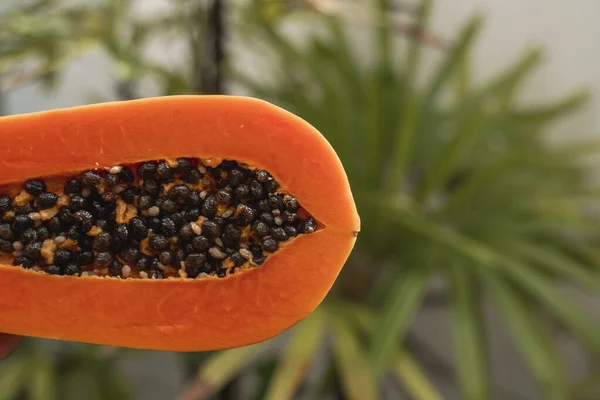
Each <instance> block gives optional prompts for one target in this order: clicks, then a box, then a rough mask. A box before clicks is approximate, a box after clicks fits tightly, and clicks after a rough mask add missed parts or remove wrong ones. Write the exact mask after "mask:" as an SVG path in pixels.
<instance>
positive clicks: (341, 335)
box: [330, 315, 379, 400]
mask: <svg viewBox="0 0 600 400" xmlns="http://www.w3.org/2000/svg"><path fill="white" fill-rule="evenodd" d="M330 319H331V320H332V327H333V351H334V356H335V361H336V364H337V367H338V371H339V373H340V379H341V382H342V389H343V391H344V393H345V394H346V396H347V398H348V399H349V400H375V399H377V398H379V396H378V394H377V386H376V385H375V382H374V381H373V378H372V377H373V376H372V374H371V373H370V371H369V362H368V361H367V358H366V355H365V354H364V353H363V351H362V348H361V345H360V342H359V340H358V338H357V337H356V336H355V335H354V333H353V331H352V329H351V328H350V326H349V325H348V324H347V323H346V321H345V320H343V319H342V318H340V317H339V316H337V315H331V316H330Z"/></svg>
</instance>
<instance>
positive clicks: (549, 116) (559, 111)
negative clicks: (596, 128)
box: [506, 91, 590, 126]
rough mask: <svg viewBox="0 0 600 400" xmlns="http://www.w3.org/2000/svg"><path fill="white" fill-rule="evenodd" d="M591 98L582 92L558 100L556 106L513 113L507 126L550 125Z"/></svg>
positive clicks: (532, 108) (531, 108)
mask: <svg viewBox="0 0 600 400" xmlns="http://www.w3.org/2000/svg"><path fill="white" fill-rule="evenodd" d="M589 98H590V94H589V93H588V92H586V91H580V92H576V93H573V94H571V95H569V96H567V97H565V98H564V99H561V100H558V101H556V102H555V103H554V104H549V105H547V106H541V107H530V108H529V109H522V110H519V111H513V112H512V113H510V114H509V118H508V120H507V123H506V125H507V126H511V125H525V126H540V125H544V124H548V123H550V122H551V121H553V120H555V119H557V118H560V117H563V116H565V115H566V114H569V113H572V112H573V111H575V110H577V109H579V108H580V107H581V106H582V105H583V104H585V103H586V102H587V101H588V99H589Z"/></svg>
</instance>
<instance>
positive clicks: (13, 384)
mask: <svg viewBox="0 0 600 400" xmlns="http://www.w3.org/2000/svg"><path fill="white" fill-rule="evenodd" d="M27 361H28V359H27V358H26V357H24V356H16V355H14V356H12V357H10V358H9V359H8V360H5V361H2V362H1V363H0V400H16V399H17V398H18V397H19V394H20V392H21V390H22V389H24V385H25V384H26V383H27V367H28V363H27Z"/></svg>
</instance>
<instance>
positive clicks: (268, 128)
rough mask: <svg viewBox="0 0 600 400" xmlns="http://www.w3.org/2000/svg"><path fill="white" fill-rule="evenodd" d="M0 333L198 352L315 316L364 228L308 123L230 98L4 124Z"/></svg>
mask: <svg viewBox="0 0 600 400" xmlns="http://www.w3.org/2000/svg"><path fill="white" fill-rule="evenodd" d="M0 160H1V161H0V217H1V218H0V292H1V293H4V295H3V296H0V331H1V332H5V333H10V334H17V335H28V336H37V337H44V338H53V339H63V340H70V341H80V342H87V343H95V344H104V345H114V346H122V347H131V348H141V349H155V350H172V351H205V350H216V349H223V348H230V347H237V346H243V345H248V344H252V343H256V342H259V341H263V340H266V339H269V338H271V337H273V336H275V335H277V334H279V333H281V332H282V331H284V330H285V329H287V328H289V327H290V326H292V325H293V324H295V323H296V322H298V321H299V320H301V319H302V318H304V317H306V316H307V315H308V314H309V313H311V312H312V311H313V310H314V309H315V308H316V307H317V306H318V305H319V303H320V302H321V301H322V300H323V298H324V297H325V295H326V294H327V292H328V291H329V289H330V288H331V286H332V284H333V283H334V281H335V279H336V277H337V275H338V274H339V272H340V270H341V268H342V266H343V264H344V262H345V261H346V259H347V257H348V256H349V254H350V252H351V250H352V248H353V246H354V243H355V240H356V237H357V235H358V231H359V228H360V221H359V217H358V214H357V210H356V207H355V204H354V200H353V198H352V193H351V191H350V187H349V183H348V179H347V177H346V174H345V172H344V169H343V167H342V164H341V163H340V160H339V159H338V157H337V156H336V154H335V152H334V150H333V149H332V147H331V146H330V145H329V143H328V142H327V141H326V139H325V138H324V137H323V136H322V135H321V134H320V133H319V132H318V131H317V130H316V129H315V128H313V127H312V126H310V125H309V124H308V123H307V122H305V121H303V120H302V119H300V118H299V117H297V116H295V115H293V114H291V113H289V112H287V111H285V110H283V109H280V108H278V107H276V106H274V105H271V104H269V103H267V102H264V101H261V100H257V99H252V98H246V97H237V96H173V97H161V98H151V99H142V100H134V101H126V102H113V103H103V104H97V105H91V106H83V107H74V108H68V109H62V110H53V111H46V112H39V113H31V114H22V115H14V116H7V117H2V118H0Z"/></svg>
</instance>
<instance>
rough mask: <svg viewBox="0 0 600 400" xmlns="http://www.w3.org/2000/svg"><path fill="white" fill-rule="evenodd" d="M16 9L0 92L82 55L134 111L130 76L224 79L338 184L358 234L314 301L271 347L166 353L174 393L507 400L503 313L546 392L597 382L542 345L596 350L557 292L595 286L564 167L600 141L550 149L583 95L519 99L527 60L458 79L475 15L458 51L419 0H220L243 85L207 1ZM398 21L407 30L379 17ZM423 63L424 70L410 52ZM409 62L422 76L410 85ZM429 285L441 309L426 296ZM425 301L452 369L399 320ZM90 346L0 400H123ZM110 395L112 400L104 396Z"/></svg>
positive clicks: (168, 85) (594, 220)
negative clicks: (314, 144)
mask: <svg viewBox="0 0 600 400" xmlns="http://www.w3.org/2000/svg"><path fill="white" fill-rule="evenodd" d="M14 3H15V4H14V5H13V6H12V7H10V6H9V7H5V8H4V9H3V10H8V11H0V12H1V13H2V14H0V22H1V23H0V84H1V85H2V86H1V87H2V88H4V90H5V91H7V90H10V89H14V88H15V87H18V86H19V85H20V84H23V83H24V82H37V81H38V80H42V81H43V82H48V83H53V82H56V81H55V80H53V78H54V79H55V78H56V77H57V76H58V75H59V72H60V71H61V68H62V67H63V66H64V65H66V63H67V62H69V61H70V60H72V59H74V58H75V57H78V56H79V55H80V54H81V52H82V51H83V49H88V48H93V47H95V48H97V47H101V48H102V49H103V50H104V51H105V52H106V53H107V54H108V55H109V56H110V59H111V60H112V62H113V63H114V65H115V67H116V68H115V76H116V83H115V86H116V89H117V90H116V93H117V95H118V96H119V98H122V99H124V98H132V97H138V96H139V92H138V91H137V89H138V87H139V83H140V82H141V81H142V80H144V79H148V78H151V79H152V81H153V82H155V83H156V84H157V85H158V88H159V89H158V90H159V93H160V94H164V95H166V94H178V93H207V92H209V90H206V88H207V85H206V75H211V74H210V72H211V68H212V73H213V75H214V70H215V69H217V70H219V71H226V72H227V74H228V75H227V76H229V78H230V83H232V84H237V85H238V86H241V87H242V88H244V90H246V91H247V92H248V93H250V94H252V95H255V96H257V97H261V98H264V99H267V100H270V101H272V102H274V103H276V104H278V105H280V106H282V107H284V108H286V109H288V110H290V111H292V112H295V113H297V114H298V115H300V116H301V117H303V118H305V119H307V120H308V121H309V122H311V123H312V124H314V125H315V126H316V127H317V128H318V129H319V130H320V131H321V132H322V133H323V134H324V135H325V136H326V137H327V139H328V140H329V141H330V142H331V144H332V145H333V146H334V148H335V149H336V151H337V152H338V154H339V156H340V158H341V160H342V162H343V164H344V166H345V168H346V170H347V172H348V176H349V179H350V182H351V185H352V188H353V192H354V194H355V197H356V201H357V205H358V208H359V213H360V215H361V217H362V224H363V225H362V232H361V234H360V236H359V241H358V243H357V247H356V250H355V251H354V253H353V255H352V257H351V259H350V260H349V261H348V263H347V265H346V266H345V268H344V270H343V273H342V275H341V276H340V278H339V280H338V282H337V283H336V285H335V287H334V289H333V290H332V292H331V293H330V295H329V296H328V298H327V301H326V302H325V303H324V304H323V305H322V306H321V307H320V308H319V309H318V310H317V311H316V312H315V313H314V314H313V315H311V316H310V317H308V318H307V319H306V320H305V321H303V322H302V323H300V324H298V325H297V326H296V327H294V328H292V329H291V330H290V331H289V332H288V334H286V335H284V336H283V338H282V339H283V340H284V341H285V346H281V343H280V342H281V338H280V339H279V341H278V339H275V340H273V341H268V342H265V343H261V344H257V345H254V346H249V347H245V348H239V349H231V350H226V351H221V352H214V353H204V354H186V355H182V356H181V357H180V359H181V361H182V363H184V364H185V365H186V368H187V370H188V371H189V375H190V376H189V378H190V381H189V385H188V387H187V388H185V389H184V390H183V394H182V399H200V398H210V397H211V396H215V395H219V398H221V399H225V398H233V397H231V396H233V395H232V394H231V393H233V392H234V391H232V387H233V388H235V386H236V384H239V383H240V382H241V381H242V380H243V379H245V378H247V377H254V378H258V381H259V384H258V385H256V387H255V390H254V392H253V393H250V392H245V395H244V398H245V399H252V398H255V399H270V400H271V399H276V400H278V399H287V398H295V397H294V396H298V398H308V399H319V398H325V397H326V396H330V395H333V396H338V398H348V399H355V398H356V399H364V400H369V399H375V398H380V397H381V396H383V395H384V394H387V395H388V396H394V395H390V394H389V393H390V390H393V393H396V394H398V393H403V394H407V395H408V396H409V397H410V398H415V399H421V400H430V399H431V400H433V399H441V398H443V397H442V395H441V394H440V392H439V390H438V388H436V385H435V384H434V383H433V382H436V381H437V379H432V377H431V376H432V374H434V375H435V378H440V379H441V376H440V375H442V374H440V367H442V366H446V367H447V368H446V370H447V372H448V371H449V374H450V378H451V380H452V382H453V383H455V385H456V386H457V388H458V390H460V393H461V398H464V399H467V400H485V399H488V398H492V397H494V398H517V395H516V394H515V393H512V392H511V391H510V389H509V388H502V387H499V385H498V384H496V383H495V382H494V380H493V379H492V378H491V376H490V365H489V364H490V357H491V356H490V354H489V353H490V345H489V339H490V335H491V332H488V327H489V324H488V323H487V322H486V316H487V315H489V311H490V310H492V312H493V313H496V314H498V315H499V316H500V317H501V318H502V319H503V321H504V323H505V327H506V329H507V331H508V333H509V334H510V336H511V338H512V340H513V341H514V343H515V345H516V347H517V348H518V349H519V351H520V354H521V356H522V358H523V360H524V362H525V364H526V365H527V366H528V368H529V370H530V372H531V374H532V376H533V378H534V379H535V381H536V383H537V385H538V387H539V390H540V392H541V393H542V395H543V397H544V398H547V399H588V398H595V397H594V394H593V393H595V392H594V390H596V391H597V390H598V389H597V387H598V384H597V383H598V377H599V376H600V375H599V374H598V372H595V371H591V372H590V374H589V376H588V377H585V378H584V379H583V380H582V381H581V382H576V381H574V377H573V376H570V374H569V370H568V367H567V366H566V365H565V361H564V360H563V359H562V358H561V356H560V354H559V353H560V351H559V348H557V344H556V343H557V338H559V337H561V338H562V337H564V336H565V335H568V336H569V337H572V338H574V339H575V340H576V341H577V342H578V343H579V344H580V345H581V346H582V348H583V349H585V352H586V355H588V356H589V358H590V359H592V360H596V359H598V355H600V329H599V326H598V322H597V321H595V320H594V319H593V318H592V316H591V315H589V314H588V313H587V312H586V311H585V310H584V309H583V308H582V307H580V306H579V305H578V304H577V303H576V302H575V301H573V300H572V299H571V298H569V296H567V295H565V292H564V290H563V288H564V287H574V288H577V289H579V290H581V291H584V292H587V293H598V290H599V289H600V279H599V278H600V276H599V270H598V266H599V261H600V252H599V251H598V250H597V249H598V248H599V247H598V231H599V230H600V224H599V216H598V213H597V211H596V210H595V209H594V203H596V201H597V199H598V195H599V194H600V191H599V190H598V188H597V187H596V186H594V183H593V182H592V181H591V179H590V176H589V175H590V174H589V168H588V167H586V166H585V165H584V164H582V161H584V160H586V159H587V158H588V157H590V156H594V155H597V154H598V151H599V149H600V147H599V143H597V142H585V143H583V142H572V141H571V142H566V143H561V144H559V145H551V144H549V141H548V135H547V132H548V130H549V128H551V127H553V126H554V125H553V124H554V123H555V121H558V120H560V119H561V118H563V117H566V116H568V115H570V114H571V113H572V112H574V111H576V110H577V109H578V108H579V107H580V106H581V105H583V104H584V102H585V100H586V98H587V96H586V94H585V93H579V92H577V93H573V94H568V95H566V96H565V97H564V98H559V99H556V100H554V101H551V102H549V103H543V104H531V103H528V104H527V105H523V104H521V103H520V102H519V101H518V99H519V91H520V89H521V88H522V87H524V85H525V84H526V82H527V78H528V77H530V76H531V75H532V74H533V73H534V71H535V69H536V67H538V66H539V65H540V62H541V60H542V52H541V51H540V50H538V49H531V50H527V51H525V52H524V54H523V55H522V57H520V58H519V59H517V60H515V61H514V63H513V64H512V65H511V66H510V67H508V68H507V69H505V70H503V71H501V72H500V73H498V74H497V75H495V76H493V77H492V78H491V79H489V80H488V81H487V82H484V83H475V81H474V79H473V78H472V75H471V74H470V71H471V65H470V63H469V59H470V53H471V52H472V51H473V48H474V46H475V43H476V39H477V37H478V34H479V32H480V30H481V28H482V18H481V17H480V16H474V17H473V18H471V19H469V20H468V21H466V23H465V24H464V26H463V27H462V28H461V29H460V31H459V32H458V34H457V35H456V37H451V38H444V39H440V38H438V37H436V36H435V35H434V34H432V33H431V32H429V28H428V21H429V19H430V16H431V12H432V8H433V2H432V1H429V0H424V1H422V2H420V3H419V4H418V5H417V6H416V7H407V6H403V5H402V4H392V3H390V2H388V1H386V0H376V1H372V2H368V3H367V2H361V1H344V2H343V1H338V0H312V1H274V0H250V1H248V2H245V3H239V2H228V3H227V4H228V5H229V6H231V7H232V9H231V10H230V14H231V18H229V21H230V23H231V26H230V29H229V31H230V33H232V34H233V35H235V36H234V37H235V38H236V40H238V41H239V42H241V43H242V44H243V46H244V47H245V48H246V49H247V50H250V51H252V52H254V54H256V55H260V61H261V62H262V63H264V65H265V66H264V71H263V72H264V73H263V74H261V75H262V78H268V79H262V78H260V79H259V78H257V77H256V76H251V75H250V74H249V72H255V71H250V70H249V69H248V68H243V67H245V65H244V64H242V65H240V63H239V62H237V61H238V60H239V59H238V58H237V57H234V56H232V55H231V54H230V56H229V59H228V61H229V63H228V64H214V62H213V65H212V66H210V65H209V66H208V67H207V64H210V63H209V61H210V60H207V57H208V56H207V54H210V52H209V51H207V46H209V44H210V43H211V40H206V37H210V34H211V19H210V18H209V17H208V16H210V15H211V14H210V11H211V7H214V5H211V4H212V3H211V4H208V3H209V2H202V1H193V0H187V1H186V0H178V1H174V2H173V3H172V7H170V8H169V9H168V10H166V11H164V12H163V11H161V12H160V15H159V16H153V17H143V16H140V15H138V14H137V13H136V12H135V11H133V8H132V2H131V1H118V0H103V1H99V2H97V3H95V5H93V6H90V5H87V4H83V3H82V4H81V5H79V6H76V5H73V6H62V7H61V6H60V5H61V3H63V2H60V1H48V0H47V1H39V0H38V1H30V2H23V3H21V2H14ZM65 3H66V2H65ZM403 13H406V14H408V15H409V16H410V23H408V25H406V24H402V23H400V22H399V19H398V18H396V17H397V16H398V14H403ZM294 24H296V26H298V25H300V26H301V27H302V31H303V32H304V34H303V35H300V36H301V39H302V40H301V41H297V40H292V39H291V38H290V36H289V35H287V34H286V33H285V32H286V29H287V28H288V27H289V26H290V25H294ZM357 29H363V30H365V31H368V32H366V33H368V34H367V35H363V36H364V37H365V38H368V40H369V42H368V45H367V46H366V47H360V46H358V45H356V43H354V39H353V38H354V37H355V36H353V34H354V33H355V32H353V31H355V30H357ZM164 35H168V37H170V38H171V40H176V39H178V40H179V41H180V42H181V43H183V44H184V48H185V51H184V56H183V59H182V60H181V62H178V63H177V65H168V64H166V63H164V62H159V61H157V60H156V59H157V57H156V56H154V57H153V55H152V54H148V52H146V51H145V50H146V48H145V47H144V46H145V45H146V44H147V42H148V41H150V40H151V39H153V38H156V37H162V36H164ZM169 35H170V36H169ZM169 43H171V42H169ZM166 47H168V44H167V46H166ZM166 47H165V49H166ZM209 47H210V46H209ZM359 47H360V48H359ZM155 51H156V50H155ZM432 52H433V53H435V54H436V57H435V58H436V59H439V61H436V62H435V64H433V63H432V62H431V61H430V59H431V57H429V58H426V56H428V55H430V53H432ZM362 53H365V54H367V55H365V54H362ZM359 54H362V55H359ZM213 61H214V60H213ZM424 66H434V67H435V68H433V71H431V73H429V74H428V75H423V71H424V70H426V68H424ZM436 278H437V279H441V281H442V282H443V285H442V291H441V295H440V294H436V293H437V292H433V291H432V290H431V283H432V280H434V279H436ZM436 296H437V297H436ZM431 306H435V307H442V308H444V309H447V310H448V311H449V313H450V316H451V326H449V329H448V331H449V332H451V333H450V334H451V336H452V338H453V340H454V356H455V357H454V359H455V362H454V365H445V362H444V361H443V360H441V359H440V358H439V357H435V359H434V360H433V361H432V360H431V355H432V354H435V352H433V351H432V350H431V349H425V350H423V343H419V340H418V338H416V337H415V335H414V334H412V333H411V327H412V324H413V321H414V318H415V316H416V315H417V313H418V312H419V311H420V310H421V309H422V307H431ZM443 334H444V332H440V333H439V335H443ZM494 334H497V333H495V332H494ZM34 343H35V342H34ZM103 349H104V348H102V347H99V346H83V347H79V346H76V347H73V348H72V349H69V350H68V351H65V352H59V353H53V354H51V355H50V354H49V353H48V352H47V351H45V350H43V348H42V347H40V346H34V347H33V349H31V348H29V347H26V348H25V349H22V350H21V352H20V353H18V354H16V355H15V356H14V357H11V358H10V359H9V360H8V361H4V362H3V363H2V367H3V368H4V372H3V373H2V374H1V375H0V399H7V400H8V399H14V398H17V397H16V396H21V397H20V398H32V399H38V398H39V399H45V398H48V399H52V398H61V399H62V398H68V397H66V395H65V394H64V393H63V392H62V391H64V390H67V389H69V390H70V389H71V388H73V390H75V389H74V388H81V390H87V391H90V393H91V392H93V393H95V396H96V398H111V399H113V398H115V399H116V398H129V397H128V396H129V395H128V394H127V392H126V391H125V386H124V384H125V382H123V379H122V378H121V375H119V374H118V373H115V371H118V366H115V365H113V364H112V363H113V359H114V358H115V357H118V356H120V355H121V353H120V352H116V353H114V354H113V355H111V356H109V357H105V356H103V355H102V354H103V352H104V350H103ZM131 353H135V352H133V351H131ZM28 365H35V366H36V368H29V367H28ZM61 366H63V367H61ZM106 371H109V372H110V373H106ZM315 371H316V372H315ZM100 378H101V379H107V380H108V379H110V380H111V382H108V381H101V380H100ZM113 379H114V380H115V381H114V382H113V381H112V380H113ZM108 386H110V387H114V388H118V389H114V390H117V392H114V393H108V392H106V393H105V392H104V391H103V390H105V389H106V387H108ZM390 387H391V388H392V389H390ZM21 388H22V389H23V391H21V390H20V389H21ZM90 388H97V389H90ZM121 388H123V389H121ZM23 396H25V397H23ZM118 396H120V397H118ZM86 398H87V397H86ZM90 398H93V397H91V394H90Z"/></svg>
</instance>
